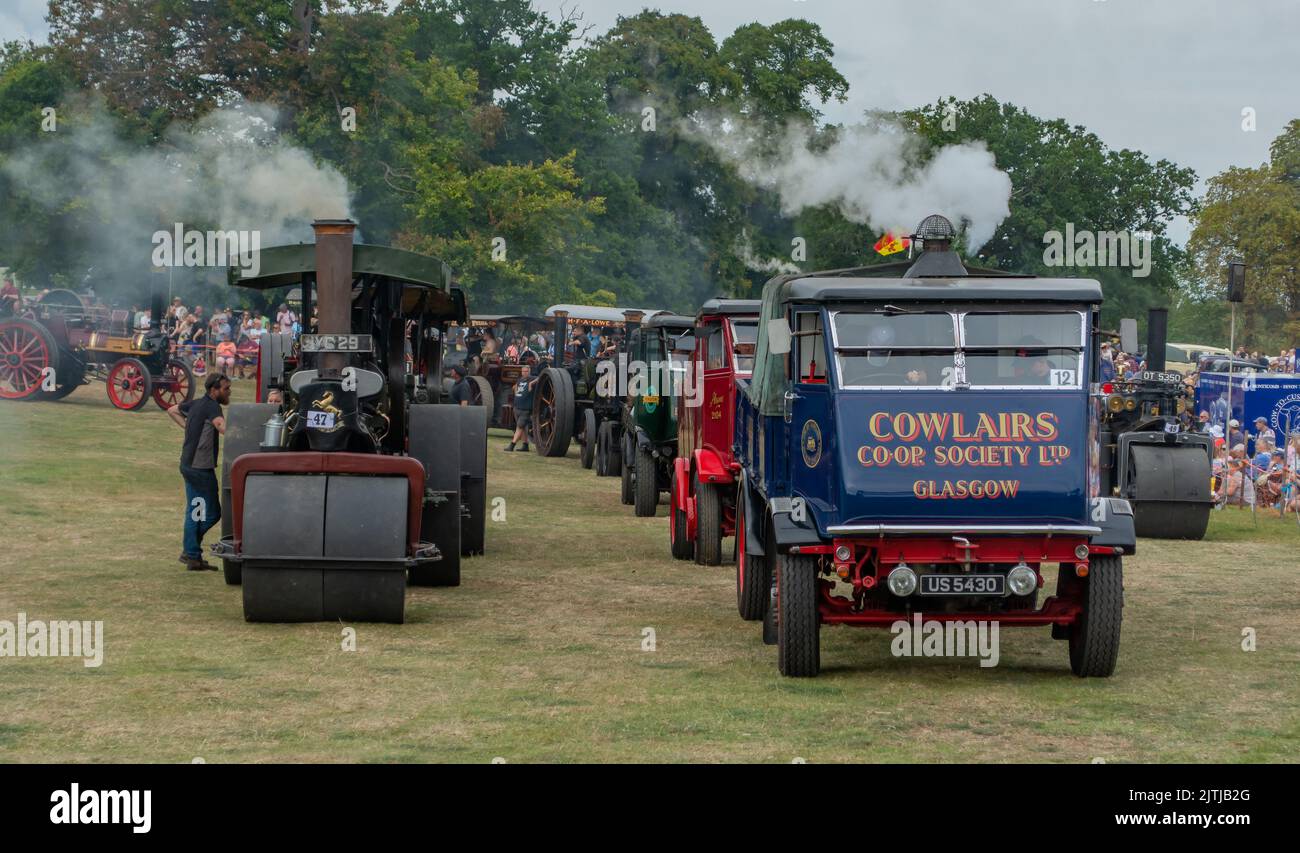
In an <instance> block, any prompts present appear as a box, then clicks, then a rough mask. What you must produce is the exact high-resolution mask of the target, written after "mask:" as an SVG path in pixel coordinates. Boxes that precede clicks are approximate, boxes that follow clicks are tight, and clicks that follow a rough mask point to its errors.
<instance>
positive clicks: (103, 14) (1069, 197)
mask: <svg viewBox="0 0 1300 853" xmlns="http://www.w3.org/2000/svg"><path fill="white" fill-rule="evenodd" d="M389 5H390V4H388V3H385V2H381V0H351V1H350V2H341V0H223V1H222V2H200V0H172V2H167V3H162V2H146V3H138V2H129V0H52V1H51V2H50V4H49V22H50V36H49V39H48V43H47V44H40V45H36V44H23V43H9V44H6V45H4V46H3V49H2V50H0V197H3V198H5V199H6V203H5V204H4V205H3V206H2V207H0V266H9V267H12V268H13V269H14V270H16V271H17V272H18V273H19V275H20V276H22V277H23V280H24V281H25V282H26V283H28V284H29V285H32V286H54V285H69V284H70V285H73V286H75V285H77V284H79V283H81V282H82V281H84V280H86V278H87V277H88V276H89V277H91V278H94V279H96V280H102V281H104V282H106V283H107V282H114V284H113V287H116V288H117V289H118V292H126V291H131V295H132V296H133V297H135V298H139V296H140V295H141V293H140V288H141V287H143V286H144V285H142V284H141V281H142V279H143V278H145V277H147V275H148V271H147V263H146V261H147V257H148V247H147V246H145V247H141V249H140V252H139V255H140V257H141V258H142V261H141V264H140V265H139V266H138V267H131V265H130V264H129V263H126V262H120V263H119V262H112V263H106V261H105V258H106V257H115V256H111V255H109V256H106V254H105V249H104V247H103V246H102V245H99V241H96V240H90V239H87V238H86V236H85V235H86V234H87V233H88V232H89V231H91V230H93V228H92V226H97V225H102V224H104V223H103V222H102V221H101V222H93V221H91V220H92V219H93V218H95V217H98V219H99V220H104V219H111V206H110V210H109V211H108V212H106V211H105V210H104V209H103V207H102V206H101V207H96V205H95V204H93V203H92V201H93V198H92V196H93V195H94V194H95V193H96V192H99V193H101V194H103V193H104V192H105V190H104V188H98V189H97V188H95V187H93V186H86V187H73V188H70V190H69V191H68V192H67V193H66V194H63V195H59V196H58V198H57V200H56V201H52V199H51V198H50V197H49V195H50V194H49V193H48V192H47V191H37V190H34V189H33V188H32V187H30V186H28V185H27V184H25V183H24V181H23V175H22V173H21V171H20V170H16V169H15V168H13V166H14V164H16V163H22V162H23V160H22V159H21V158H22V157H23V156H24V155H25V153H27V152H29V151H31V150H32V149H33V148H39V146H42V145H47V144H49V142H50V140H49V138H48V137H50V136H54V135H57V134H48V133H45V132H43V131H42V128H41V122H42V118H43V116H44V115H45V114H46V113H45V112H44V111H45V110H46V109H47V108H49V107H55V108H56V111H57V113H58V115H59V118H60V121H62V122H64V123H65V126H69V127H73V128H75V127H76V125H77V123H78V122H79V121H87V122H88V121H89V120H90V119H88V118H85V117H86V116H89V115H91V114H92V113H95V114H96V115H98V116H99V119H98V120H102V121H107V122H109V123H110V125H111V128H112V133H113V134H114V135H115V136H116V137H117V138H118V139H120V140H124V141H125V142H127V143H128V144H129V145H131V146H136V147H139V148H141V149H151V150H156V151H159V152H162V153H164V154H165V153H166V151H167V150H168V146H169V145H173V144H174V141H175V137H174V133H175V128H176V127H177V126H195V125H199V124H200V123H201V122H203V120H204V118H205V117H208V116H211V115H212V114H213V113H214V112H215V111H218V110H222V109H226V108H232V107H238V106H239V105H241V104H258V105H269V106H270V107H272V108H273V109H274V115H275V122H276V125H277V128H276V129H277V132H278V134H279V135H280V137H281V138H282V139H285V140H288V141H290V142H291V143H292V144H293V145H295V146H299V147H301V148H303V149H305V150H306V151H307V152H309V153H310V155H311V156H312V157H313V158H315V159H316V160H317V161H318V162H320V163H324V164H329V165H330V166H331V167H332V168H333V169H335V170H337V171H338V172H339V173H341V174H342V175H343V176H344V177H345V178H346V180H347V184H348V187H349V189H350V191H351V195H352V204H351V213H352V215H353V216H354V218H356V219H357V220H358V221H359V222H360V223H361V228H362V231H363V233H364V235H365V239H366V240H367V242H374V243H388V244H394V245H398V246H402V247H404V248H408V249H412V250H415V251H421V252H426V253H429V254H433V255H436V256H438V257H440V258H442V259H443V260H446V261H447V262H448V263H449V264H451V266H452V267H453V269H454V270H455V271H456V274H457V276H458V277H459V279H460V281H461V283H462V285H463V286H465V287H466V288H468V290H469V292H470V294H471V304H472V305H473V306H474V308H475V310H476V311H494V310H501V311H506V310H508V311H539V310H540V309H541V308H543V307H544V306H546V305H548V304H551V303H555V302H586V303H595V304H604V305H615V304H619V305H635V306H663V307H668V308H674V309H678V310H691V309H693V308H694V306H696V305H698V304H699V303H700V302H701V301H703V300H704V299H706V298H708V297H711V296H715V295H719V294H731V295H739V296H745V295H751V296H752V295H756V294H757V293H758V292H759V290H760V289H761V285H762V282H763V281H764V280H766V279H767V278H768V277H769V276H770V275H771V272H772V271H773V270H775V269H805V270H808V269H825V268H835V267H847V266H858V265H863V264H870V263H876V262H880V261H883V260H894V258H888V259H886V258H880V257H879V256H877V255H876V254H875V252H874V251H873V250H872V248H871V246H872V244H873V243H874V242H875V240H876V239H877V238H878V237H879V236H880V233H879V231H878V230H876V229H873V228H872V227H871V226H870V225H869V224H867V223H865V222H861V221H856V220H857V219H860V218H861V217H853V216H851V215H846V213H845V211H844V210H843V209H842V208H841V206H839V205H836V204H833V203H826V204H819V205H812V206H807V207H803V208H801V209H798V210H793V211H792V210H790V209H789V207H788V206H783V205H782V200H781V198H780V197H779V196H778V194H777V192H776V191H775V190H773V189H771V188H768V187H764V186H763V185H761V184H756V183H754V182H753V181H750V180H746V178H745V176H744V175H742V174H741V170H740V169H739V168H738V167H737V164H736V163H735V162H734V161H731V160H729V159H728V158H726V157H724V156H721V154H720V153H719V151H718V150H717V147H716V146H713V145H710V144H708V141H707V140H706V139H702V138H701V135H700V134H699V133H698V132H695V131H694V130H693V127H698V125H699V120H700V118H701V117H710V116H718V115H724V116H731V117H735V118H737V119H739V120H743V121H744V122H746V123H747V125H748V126H751V127H755V128H758V129H759V132H760V133H761V134H770V135H771V138H772V139H775V138H776V137H777V136H778V135H779V134H781V133H783V132H787V131H788V129H789V128H791V127H802V128H804V129H806V132H807V134H808V136H809V138H810V139H811V140H812V142H811V145H812V147H813V148H814V150H816V149H817V148H819V147H822V148H824V147H826V146H829V145H831V144H832V143H833V142H834V141H835V140H836V139H837V138H838V137H839V135H840V134H842V133H843V132H844V128H843V127H842V126H839V125H836V124H833V123H828V122H826V121H825V120H824V118H823V114H822V109H823V108H824V107H825V105H826V104H827V103H828V102H830V101H841V102H842V101H845V100H846V99H847V97H848V92H849V84H848V82H847V81H846V80H845V78H844V77H843V75H842V74H841V73H840V72H839V71H838V70H837V69H836V67H835V63H834V58H835V57H834V49H833V45H832V43H831V41H830V39H828V38H827V37H826V35H825V34H824V33H823V32H822V31H821V29H820V28H819V27H818V26H817V25H816V24H814V23H811V22H808V21H805V20H801V19H789V20H784V21H779V22H777V23H774V24H771V25H764V24H758V23H754V24H747V25H744V26H741V27H739V28H737V29H736V30H735V31H734V32H732V33H730V34H729V35H726V36H725V37H724V38H722V39H721V41H719V40H718V38H716V37H715V35H714V34H713V33H711V32H710V31H709V29H708V28H707V27H706V26H705V25H704V23H703V22H702V21H701V20H700V19H699V18H698V17H693V16H690V15H686V14H675V13H664V12H659V11H650V10H646V11H643V12H641V13H639V14H637V15H632V16H627V17H620V18H619V19H618V20H617V22H616V23H615V25H614V26H613V27H612V28H611V29H610V30H609V31H608V32H604V33H597V32H593V31H592V30H591V29H590V28H589V27H588V26H586V25H585V24H584V22H583V21H582V19H581V17H580V16H578V15H577V14H573V13H570V14H566V15H563V16H561V17H558V18H553V17H549V16H547V15H545V14H544V13H542V12H541V11H539V10H538V9H536V8H535V7H534V6H533V5H532V3H531V2H529V0H401V2H398V3H396V4H395V5H392V7H391V8H389ZM96 111H98V112H96ZM863 120H864V121H871V122H887V123H889V124H890V125H892V126H896V127H899V128H901V129H903V130H905V131H907V132H909V133H910V134H912V135H914V137H915V139H916V141H917V144H916V145H915V146H913V148H912V149H909V151H910V153H909V156H910V157H914V158H915V160H916V162H917V163H918V164H919V163H924V162H925V161H926V160H927V159H928V158H930V157H932V156H934V154H935V152H937V151H939V150H940V149H941V148H943V147H944V146H949V145H954V144H959V143H963V142H971V141H978V142H981V143H983V144H984V145H985V146H986V147H987V149H988V150H989V151H990V152H991V153H992V155H993V157H994V158H995V160H996V164H997V167H998V168H1000V169H1002V170H1003V171H1005V172H1006V173H1007V174H1008V175H1009V176H1010V178H1011V181H1012V184H1013V187H1014V189H1013V193H1012V197H1011V200H1010V205H1009V206H1010V216H1008V217H1007V218H1006V219H1005V220H1004V221H1003V222H1002V223H1001V225H1000V226H999V227H998V228H997V230H996V232H995V233H994V235H993V237H992V239H990V240H989V241H987V242H986V243H985V244H984V245H983V246H982V247H980V248H979V250H978V252H977V253H976V254H975V258H974V260H975V262H976V263H978V264H981V265H983V266H991V267H997V268H999V269H1004V270H1009V271H1017V272H1028V273H1040V274H1089V275H1093V276H1094V277H1097V278H1099V279H1101V281H1102V284H1103V287H1104V289H1105V293H1106V297H1107V301H1106V308H1105V318H1106V320H1107V321H1108V322H1115V323H1116V325H1117V320H1118V318H1119V317H1121V316H1144V315H1145V309H1146V308H1147V307H1148V306H1152V305H1171V304H1172V305H1173V306H1174V307H1175V311H1174V313H1173V316H1172V327H1173V330H1174V332H1173V333H1174V334H1177V335H1179V336H1181V337H1184V338H1192V339H1205V340H1204V342H1207V343H1216V342H1218V341H1219V340H1220V339H1226V325H1225V321H1224V312H1223V311H1222V310H1220V309H1221V303H1220V302H1219V301H1218V300H1219V299H1221V297H1222V274H1221V271H1220V269H1219V267H1220V266H1221V263H1222V261H1223V258H1224V257H1226V256H1228V255H1231V254H1244V255H1245V256H1246V259H1247V261H1248V262H1251V263H1253V264H1254V265H1257V266H1258V267H1259V269H1258V271H1257V272H1256V274H1254V275H1253V276H1252V279H1251V282H1252V284H1251V291H1250V294H1249V301H1248V305H1247V315H1248V317H1249V319H1248V332H1247V340H1248V341H1249V340H1250V338H1252V337H1253V338H1254V339H1255V341H1254V342H1255V343H1256V344H1257V345H1260V346H1264V345H1271V344H1273V343H1274V342H1275V339H1277V338H1279V337H1280V336H1283V335H1286V334H1290V335H1292V336H1294V335H1295V333H1297V332H1300V327H1297V326H1296V323H1297V318H1300V282H1297V280H1296V278H1295V276H1294V275H1293V270H1294V266H1295V255H1296V254H1297V252H1298V251H1300V249H1297V238H1296V235H1297V233H1300V227H1297V218H1300V203H1298V202H1297V194H1298V193H1300V189H1298V181H1300V177H1298V176H1300V159H1297V158H1300V123H1297V122H1292V124H1291V125H1290V126H1289V128H1288V130H1287V133H1286V134H1284V135H1283V137H1280V138H1279V140H1278V141H1277V142H1276V143H1275V145H1274V152H1273V154H1274V156H1273V162H1272V163H1270V164H1266V165H1265V166H1263V167H1261V168H1260V169H1242V170H1236V169H1234V170H1229V171H1228V172H1226V173H1225V174H1224V175H1220V176H1217V177H1215V178H1213V179H1211V180H1210V182H1209V193H1208V195H1207V196H1206V198H1205V199H1203V200H1202V199H1198V198H1197V197H1196V195H1195V192H1194V186H1195V182H1196V176H1195V175H1194V174H1193V173H1192V171H1191V170H1190V169H1187V168H1183V167H1180V166H1178V165H1177V164H1175V163H1172V162H1169V161H1167V160H1163V159H1153V158H1150V157H1148V156H1146V155H1145V154H1143V153H1142V152H1140V151H1133V150H1129V149H1119V150H1117V149H1112V148H1110V147H1108V146H1107V145H1106V144H1105V143H1104V142H1103V141H1102V140H1101V139H1099V138H1098V137H1097V136H1096V135H1095V134H1092V133H1090V132H1089V131H1088V130H1087V129H1086V128H1083V127H1080V126H1077V125H1072V124H1070V123H1068V122H1066V121H1065V120H1063V119H1060V118H1043V117H1039V116H1035V115H1033V114H1031V113H1030V112H1028V111H1027V110H1025V109H1023V108H1020V107H1018V106H1016V105H1014V104H1010V103H1005V102H1002V101H999V100H998V99H997V98H996V97H994V96H993V95H983V96H980V97H977V98H973V99H969V100H957V99H955V98H941V99H938V100H936V101H935V102H934V103H931V104H925V105H920V106H917V107H916V108H914V109H909V110H903V111H899V112H895V113H887V114H880V113H873V114H871V115H869V116H864V119H863ZM349 121H350V122H351V126H350V128H347V125H348V122H349ZM345 128H347V129H345ZM61 156H76V157H87V158H97V157H99V158H103V164H102V165H103V169H104V172H105V173H109V172H111V170H112V169H113V168H114V167H115V165H117V163H116V161H120V160H121V159H122V157H121V154H120V152H116V151H114V152H102V151H97V150H83V151H76V150H75V149H74V152H73V153H72V154H64V155H61ZM6 164H8V165H9V166H10V168H5V166H6ZM216 179H217V180H239V179H240V176H238V175H227V176H218V177H217V178H216ZM849 179H851V176H846V180H849ZM92 183H93V182H92ZM161 192H164V193H165V192H166V188H165V186H164V187H163V189H162V190H161ZM936 212H943V211H936ZM1176 216H1190V217H1193V221H1194V223H1195V232H1194V235H1193V239H1192V241H1191V242H1190V243H1189V246H1188V247H1187V250H1184V249H1183V248H1181V247H1179V246H1177V245H1175V244H1174V243H1172V242H1171V241H1170V240H1169V239H1168V238H1167V236H1166V223H1167V222H1168V220H1169V219H1170V218H1172V217H1176ZM1067 222H1069V223H1073V224H1074V227H1076V228H1078V229H1080V230H1088V229H1090V230H1094V231H1110V230H1127V231H1130V232H1147V233H1149V234H1150V235H1151V237H1152V255H1153V263H1152V272H1151V274H1150V275H1149V276H1147V277H1144V278H1137V277H1134V276H1132V275H1131V271H1130V270H1126V269H1117V268H1108V267H1099V268H1095V269H1092V270H1088V271H1082V270H1068V271H1062V270H1059V269H1051V268H1049V267H1047V265H1046V264H1045V262H1044V251H1043V250H1044V245H1043V238H1044V234H1045V233H1047V232H1049V231H1051V230H1053V229H1060V228H1062V227H1063V226H1064V224H1065V223H1067ZM187 224H190V223H187ZM192 224H194V225H195V226H197V227H204V226H205V225H207V226H209V227H217V228H220V227H237V226H234V225H230V224H226V223H220V222H212V223H202V222H196V223H192ZM159 227H163V228H166V227H170V223H161V222H160V224H159ZM238 227H247V226H246V225H241V226H238ZM133 239H134V238H133ZM796 242H797V243H798V244H799V245H800V246H801V247H802V251H801V252H792V245H795V243H796ZM494 248H496V249H498V251H496V252H494ZM1265 268H1267V270H1268V272H1267V273H1265V272H1264V269H1265ZM186 286H187V287H191V288H193V289H196V290H197V291H198V293H197V294H196V297H197V298H206V299H208V300H209V301H211V300H212V298H213V296H214V295H215V294H213V293H212V292H211V291H212V290H213V289H214V288H216V287H219V286H220V277H219V276H214V275H212V274H210V273H209V274H206V275H205V274H202V273H199V274H196V275H194V276H193V277H191V278H190V279H187V282H186ZM105 289H106V287H97V290H100V291H101V292H102V291H103V290H105ZM1275 319H1277V320H1280V322H1274V320H1275ZM1288 322H1289V323H1290V324H1291V325H1290V326H1287V325H1286V324H1287V323H1288ZM1211 339H1212V340H1211ZM1276 342H1277V343H1278V344H1279V345H1280V343H1281V341H1280V340H1278V341H1276Z"/></svg>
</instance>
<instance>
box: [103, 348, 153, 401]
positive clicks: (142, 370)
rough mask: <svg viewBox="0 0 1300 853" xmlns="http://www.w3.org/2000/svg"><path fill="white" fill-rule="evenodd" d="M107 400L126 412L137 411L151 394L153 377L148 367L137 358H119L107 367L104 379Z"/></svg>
mask: <svg viewBox="0 0 1300 853" xmlns="http://www.w3.org/2000/svg"><path fill="white" fill-rule="evenodd" d="M104 384H105V386H106V387H107V389H108V401H109V402H110V403H112V404H113V405H114V407H116V408H119V409H122V410H123V411H127V412H137V411H139V410H140V409H141V408H142V407H143V406H144V404H145V403H148V402H149V398H150V397H151V396H152V395H153V378H152V377H151V376H150V375H149V368H147V367H145V366H144V362H143V361H141V360H140V359H138V358H131V357H129V356H128V357H127V358H119V359H118V360H117V361H115V362H113V366H112V367H110V368H109V369H108V378H107V380H105V383H104Z"/></svg>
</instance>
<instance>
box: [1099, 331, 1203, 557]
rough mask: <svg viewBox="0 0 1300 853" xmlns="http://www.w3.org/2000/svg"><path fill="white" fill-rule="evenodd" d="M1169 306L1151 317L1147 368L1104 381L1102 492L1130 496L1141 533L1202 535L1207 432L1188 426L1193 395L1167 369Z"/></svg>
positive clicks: (1166, 536)
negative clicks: (1166, 349) (1195, 430)
mask: <svg viewBox="0 0 1300 853" xmlns="http://www.w3.org/2000/svg"><path fill="white" fill-rule="evenodd" d="M1166 321H1167V312H1166V311H1165V309H1163V308H1153V309H1152V310H1151V312H1150V314H1149V315H1148V322H1147V368H1148V369H1147V370H1145V371H1143V372H1142V373H1140V374H1139V375H1138V376H1136V377H1135V378H1134V379H1131V380H1125V379H1120V378H1118V377H1117V378H1116V379H1115V380H1114V381H1112V382H1107V383H1105V384H1104V385H1102V387H1101V392H1102V399H1103V401H1104V406H1105V408H1104V411H1103V413H1102V416H1101V433H1100V442H1101V460H1100V465H1099V467H1100V474H1101V477H1102V487H1103V491H1104V492H1105V493H1106V494H1108V495H1110V494H1113V495H1116V496H1117V497H1121V498H1124V499H1126V500H1127V501H1129V503H1130V504H1132V506H1133V526H1134V528H1135V529H1136V531H1137V535H1139V536H1150V537H1152V538H1156V539H1202V538H1204V537H1205V530H1206V528H1207V527H1208V526H1209V523H1210V509H1211V508H1212V507H1213V506H1214V500H1213V498H1212V496H1211V494H1210V460H1211V458H1212V457H1213V453H1214V445H1213V440H1212V438H1211V437H1210V436H1209V435H1205V434H1203V433H1196V432H1190V431H1188V430H1187V429H1185V428H1184V426H1183V425H1184V424H1189V423H1194V421H1193V419H1192V417H1191V416H1192V415H1194V414H1195V411H1194V409H1195V400H1194V395H1193V394H1192V392H1189V391H1188V390H1187V388H1186V387H1185V386H1184V385H1183V377H1182V376H1181V375H1180V374H1178V373H1177V372H1173V371H1166V370H1165V327H1166Z"/></svg>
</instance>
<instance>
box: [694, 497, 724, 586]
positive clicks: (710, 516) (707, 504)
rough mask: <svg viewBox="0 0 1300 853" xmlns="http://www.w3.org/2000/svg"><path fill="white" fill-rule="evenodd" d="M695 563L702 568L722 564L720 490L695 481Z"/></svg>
mask: <svg viewBox="0 0 1300 853" xmlns="http://www.w3.org/2000/svg"><path fill="white" fill-rule="evenodd" d="M695 511H696V515H695V519H696V520H695V561H696V562H697V563H699V564H700V565H702V566H716V565H718V564H719V563H721V562H722V490H721V489H720V488H718V486H717V485H715V484H713V483H701V482H700V481H699V480H698V479H697V480H696V481H695Z"/></svg>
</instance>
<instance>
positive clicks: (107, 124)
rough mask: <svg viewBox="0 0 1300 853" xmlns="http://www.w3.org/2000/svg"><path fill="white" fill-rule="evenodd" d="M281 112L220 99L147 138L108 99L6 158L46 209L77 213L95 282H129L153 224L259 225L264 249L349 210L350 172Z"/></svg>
mask: <svg viewBox="0 0 1300 853" xmlns="http://www.w3.org/2000/svg"><path fill="white" fill-rule="evenodd" d="M65 114H66V115H67V117H66V118H65V117H64V115H65ZM277 119H278V116H277V114H276V111H275V110H274V109H273V108H272V107H269V106H265V105H258V104H245V105H241V106H239V107H238V108H227V109H219V110H215V111H213V112H211V113H209V114H208V115H206V116H205V117H203V118H202V119H200V120H199V121H198V122H196V123H194V124H190V125H180V124H176V125H173V126H172V127H171V128H169V129H168V131H167V132H166V134H165V136H164V138H163V139H162V140H160V141H159V142H158V143H157V144H155V145H152V146H144V145H142V144H140V143H139V142H136V141H133V140H128V139H127V138H125V136H124V134H123V132H122V130H121V129H120V126H119V125H118V124H117V123H116V122H115V121H114V119H113V118H112V117H111V116H110V115H109V114H108V113H107V111H106V110H104V109H103V108H102V107H100V106H98V105H96V104H94V103H91V104H89V105H86V106H83V107H80V108H78V107H75V106H74V107H73V108H71V109H66V113H65V109H60V121H59V123H58V127H57V130H56V131H54V132H52V133H43V134H41V138H40V139H39V140H38V141H37V142H36V143H34V144H32V145H30V146H28V147H27V148H26V149H25V150H21V151H18V152H15V154H14V156H13V157H11V158H10V159H9V160H8V162H6V163H5V166H4V168H5V173H6V177H7V178H8V179H9V181H10V182H11V186H13V187H14V188H15V189H16V190H17V191H18V192H19V193H21V194H23V195H24V196H26V197H27V198H28V199H30V200H31V201H33V202H35V203H36V204H37V205H38V206H40V207H42V208H44V209H45V210H46V211H48V212H50V213H52V214H53V213H58V212H64V214H65V215H66V212H67V211H69V210H72V211H75V213H74V214H73V215H74V216H75V217H76V224H77V228H78V231H79V233H78V235H77V239H78V240H79V241H80V242H81V243H82V244H83V245H84V246H85V247H86V248H88V249H89V250H90V251H89V252H88V253H87V257H88V258H89V259H90V263H91V264H92V265H93V271H92V272H91V273H90V277H91V279H92V280H95V281H99V282H101V283H102V282H103V281H105V280H106V279H107V280H108V281H112V280H123V279H126V278H128V277H129V276H131V275H135V274H138V273H139V271H141V270H147V269H149V268H150V266H151V263H150V255H151V251H152V248H153V245H152V238H153V234H154V233H155V232H156V231H159V230H163V231H169V232H170V231H171V230H172V229H173V228H174V226H175V225H176V223H181V224H183V225H184V227H185V229H187V230H188V229H197V230H200V231H207V230H221V231H227V230H239V231H260V232H261V245H262V246H263V247H266V246H273V245H277V244H280V243H295V242H310V241H311V240H312V231H311V221H312V220H313V219H315V218H342V217H346V216H348V215H349V211H350V197H349V192H348V185H347V181H346V179H345V178H344V177H343V176H342V175H341V174H340V173H339V172H338V171H337V170H336V169H334V168H333V167H331V166H329V165H323V164H319V163H317V162H316V161H315V160H314V159H313V157H312V155H311V154H310V153H308V152H307V151H305V150H303V149H301V148H297V147H295V146H293V145H291V144H290V143H288V142H286V141H285V140H284V139H283V138H282V137H281V136H280V134H279V133H278V131H277V130H276V124H277Z"/></svg>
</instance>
